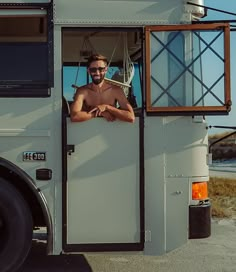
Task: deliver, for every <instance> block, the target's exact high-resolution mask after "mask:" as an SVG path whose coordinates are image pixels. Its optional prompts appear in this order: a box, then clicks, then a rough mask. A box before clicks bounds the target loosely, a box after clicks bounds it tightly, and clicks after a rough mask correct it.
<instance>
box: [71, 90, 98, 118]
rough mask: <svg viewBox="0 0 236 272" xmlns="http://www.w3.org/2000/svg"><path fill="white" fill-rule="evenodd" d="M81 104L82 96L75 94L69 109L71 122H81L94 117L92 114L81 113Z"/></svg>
mask: <svg viewBox="0 0 236 272" xmlns="http://www.w3.org/2000/svg"><path fill="white" fill-rule="evenodd" d="M83 103H84V94H83V93H77V94H76V95H75V100H74V102H73V103H72V105H71V108H70V120H71V122H83V121H87V120H90V119H92V118H94V117H95V114H94V113H90V112H86V111H82V107H83Z"/></svg>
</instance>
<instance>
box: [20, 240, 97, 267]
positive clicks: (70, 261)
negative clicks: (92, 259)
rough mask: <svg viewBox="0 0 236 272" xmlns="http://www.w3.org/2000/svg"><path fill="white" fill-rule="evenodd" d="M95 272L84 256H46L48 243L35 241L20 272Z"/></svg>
mask: <svg viewBox="0 0 236 272" xmlns="http://www.w3.org/2000/svg"><path fill="white" fill-rule="evenodd" d="M32 271H34V272H49V271H50V272H67V271H68V272H93V270H92V268H91V267H90V265H89V263H88V262H87V260H86V258H85V257H84V256H83V255H82V254H70V255H53V256H52V255H50V256H47V255H46V243H45V242H42V241H38V240H33V244H32V249H31V252H30V254H29V256H28V258H27V259H26V261H25V263H24V264H23V266H22V267H21V269H20V270H19V272H32Z"/></svg>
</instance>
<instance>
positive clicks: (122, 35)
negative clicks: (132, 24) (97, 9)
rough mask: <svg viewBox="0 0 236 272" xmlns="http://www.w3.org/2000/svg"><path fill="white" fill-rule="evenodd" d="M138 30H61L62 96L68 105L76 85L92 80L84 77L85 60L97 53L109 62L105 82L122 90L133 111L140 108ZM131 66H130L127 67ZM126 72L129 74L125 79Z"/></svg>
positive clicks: (86, 76) (139, 44) (140, 62)
mask: <svg viewBox="0 0 236 272" xmlns="http://www.w3.org/2000/svg"><path fill="white" fill-rule="evenodd" d="M141 31H142V30H140V29H127V28H125V29H112V30H111V29H110V28H107V29H105V28H102V29H99V28H63V30H62V37H63V42H62V59H63V96H64V97H65V98H66V100H67V101H68V102H69V104H70V102H72V100H73V96H74V93H75V91H76V86H77V87H80V86H83V85H85V84H88V83H89V82H90V81H91V79H90V77H89V76H88V74H87V59H88V57H89V56H90V55H91V54H94V53H99V54H102V55H104V56H106V57H107V59H108V67H109V69H108V72H107V74H106V80H107V81H109V82H110V83H111V84H115V85H116V84H118V85H119V86H120V87H122V88H123V90H124V92H125V94H126V96H127V99H128V100H129V102H130V103H131V105H132V106H133V108H134V110H135V111H136V112H138V111H139V109H140V108H141V107H142V67H143V65H142V61H143V60H142V42H141V39H140V37H141V35H140V34H141ZM130 64H131V65H132V66H133V67H131V66H130V67H128V65H130ZM125 69H126V70H125ZM124 71H125V72H124ZM127 72H130V74H129V75H128V77H127V78H124V76H126V75H127V74H128V73H127Z"/></svg>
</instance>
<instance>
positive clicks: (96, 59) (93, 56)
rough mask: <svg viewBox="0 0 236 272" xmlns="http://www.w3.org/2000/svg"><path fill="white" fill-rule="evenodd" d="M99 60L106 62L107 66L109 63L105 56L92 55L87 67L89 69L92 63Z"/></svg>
mask: <svg viewBox="0 0 236 272" xmlns="http://www.w3.org/2000/svg"><path fill="white" fill-rule="evenodd" d="M98 60H102V61H104V62H105V63H106V65H107V63H108V61H107V58H106V57H104V56H103V55H100V54H93V55H91V56H90V57H89V58H88V63H87V66H88V67H89V66H90V64H91V63H92V62H94V61H98Z"/></svg>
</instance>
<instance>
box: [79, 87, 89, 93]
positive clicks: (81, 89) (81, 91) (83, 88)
mask: <svg viewBox="0 0 236 272" xmlns="http://www.w3.org/2000/svg"><path fill="white" fill-rule="evenodd" d="M88 91H89V85H84V86H81V87H78V88H77V89H76V94H86V93H87V92H88Z"/></svg>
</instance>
